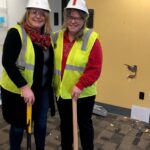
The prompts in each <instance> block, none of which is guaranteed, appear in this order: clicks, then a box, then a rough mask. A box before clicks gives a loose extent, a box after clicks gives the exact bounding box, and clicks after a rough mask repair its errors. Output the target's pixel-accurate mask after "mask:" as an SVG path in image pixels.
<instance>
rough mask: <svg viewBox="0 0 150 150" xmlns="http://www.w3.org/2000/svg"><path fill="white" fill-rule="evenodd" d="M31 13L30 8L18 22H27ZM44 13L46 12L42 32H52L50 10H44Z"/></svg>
mask: <svg viewBox="0 0 150 150" xmlns="http://www.w3.org/2000/svg"><path fill="white" fill-rule="evenodd" d="M29 13H30V9H27V10H26V12H25V14H24V16H23V18H22V19H21V21H20V22H18V24H20V25H23V24H24V23H26V22H27V20H28V17H29ZM44 13H45V24H44V26H43V27H42V30H43V31H42V32H43V33H44V34H50V33H51V31H52V29H51V25H50V16H49V12H48V11H44Z"/></svg>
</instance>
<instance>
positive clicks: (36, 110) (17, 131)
mask: <svg viewBox="0 0 150 150" xmlns="http://www.w3.org/2000/svg"><path fill="white" fill-rule="evenodd" d="M48 109H49V92H48V90H47V89H46V90H45V89H44V90H43V91H42V92H41V93H40V94H39V96H38V98H37V99H36V103H35V104H34V106H33V120H34V137H35V144H36V150H44V147H45V137H46V128H47V113H48ZM23 131H24V129H23V128H16V127H14V126H11V127H10V134H9V142H10V150H20V145H21V141H22V138H23Z"/></svg>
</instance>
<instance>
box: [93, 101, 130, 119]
mask: <svg viewBox="0 0 150 150" xmlns="http://www.w3.org/2000/svg"><path fill="white" fill-rule="evenodd" d="M96 104H98V105H101V106H103V107H104V108H105V109H106V110H107V111H108V113H114V114H119V115H124V116H128V117H130V115H131V109H127V108H123V107H118V106H114V105H109V104H105V103H100V102H96Z"/></svg>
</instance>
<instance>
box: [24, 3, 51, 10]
mask: <svg viewBox="0 0 150 150" xmlns="http://www.w3.org/2000/svg"><path fill="white" fill-rule="evenodd" d="M26 8H39V9H44V10H47V11H51V9H50V5H49V3H48V0H28V3H27V6H26Z"/></svg>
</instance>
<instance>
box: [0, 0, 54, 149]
mask: <svg viewBox="0 0 150 150" xmlns="http://www.w3.org/2000/svg"><path fill="white" fill-rule="evenodd" d="M26 8H27V9H26V12H25V15H24V17H23V19H22V21H20V22H19V23H18V24H17V25H16V26H14V27H13V28H11V29H9V31H8V33H7V36H6V39H5V42H4V46H3V54H2V65H3V72H2V79H1V94H2V113H3V117H4V119H5V120H6V121H7V122H8V123H9V124H10V132H9V142H10V150H20V147H21V142H22V138H23V132H24V129H26V126H27V125H26V104H27V103H30V104H32V110H33V112H32V115H33V116H32V118H33V121H34V137H35V145H36V150H44V147H45V136H46V124H47V113H48V109H49V108H51V114H52V115H54V113H55V110H54V102H53V101H54V100H53V90H52V87H51V82H52V75H53V48H52V45H51V39H50V32H51V27H50V20H49V12H50V7H49V4H48V0H30V1H29V2H28V4H27V7H26Z"/></svg>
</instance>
